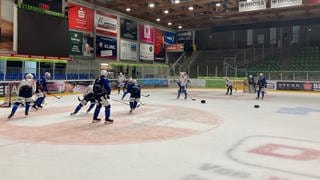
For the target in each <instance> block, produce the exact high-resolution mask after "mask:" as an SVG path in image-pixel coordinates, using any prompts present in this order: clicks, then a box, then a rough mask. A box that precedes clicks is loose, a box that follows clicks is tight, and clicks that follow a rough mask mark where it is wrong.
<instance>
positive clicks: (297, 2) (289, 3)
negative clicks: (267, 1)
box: [271, 0, 302, 8]
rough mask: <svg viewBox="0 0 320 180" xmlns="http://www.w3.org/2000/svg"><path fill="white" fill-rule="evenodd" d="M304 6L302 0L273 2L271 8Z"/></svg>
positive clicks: (274, 0) (275, 0) (277, 0)
mask: <svg viewBox="0 0 320 180" xmlns="http://www.w3.org/2000/svg"><path fill="white" fill-rule="evenodd" d="M299 5H302V0H271V8H282V7H290V6H299Z"/></svg>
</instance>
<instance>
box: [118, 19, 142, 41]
mask: <svg viewBox="0 0 320 180" xmlns="http://www.w3.org/2000/svg"><path fill="white" fill-rule="evenodd" d="M137 27H138V25H137V22H135V21H132V20H129V19H124V18H121V19H120V36H121V37H122V38H127V39H132V40H137V34H138V29H137Z"/></svg>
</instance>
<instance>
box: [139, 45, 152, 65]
mask: <svg viewBox="0 0 320 180" xmlns="http://www.w3.org/2000/svg"><path fill="white" fill-rule="evenodd" d="M140 59H142V60H152V61H153V60H154V47H153V44H145V43H140Z"/></svg>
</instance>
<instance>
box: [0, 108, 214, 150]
mask: <svg viewBox="0 0 320 180" xmlns="http://www.w3.org/2000/svg"><path fill="white" fill-rule="evenodd" d="M70 110H72V109H71V107H59V108H56V109H55V112H51V114H50V112H48V111H46V110H41V111H40V112H35V113H34V114H31V115H30V117H28V118H24V117H23V116H22V112H21V114H17V116H15V119H13V120H10V121H7V120H6V119H4V118H1V119H0V136H3V137H7V138H8V139H10V140H14V141H19V142H32V143H48V144H101V145H103V144H126V143H142V142H152V141H160V140H167V139H174V138H183V137H188V136H192V135H196V134H200V133H204V132H207V131H210V130H213V129H214V128H216V127H218V125H219V124H220V120H219V119H218V118H217V117H216V116H215V115H214V114H211V113H208V112H205V111H201V110H198V109H193V108H186V107H177V106H163V105H156V106H155V105H145V106H143V107H140V108H138V109H137V110H136V111H134V112H133V113H129V111H128V107H127V106H123V105H114V106H113V107H112V111H113V112H112V119H114V123H113V124H103V121H102V122H101V123H94V124H92V123H91V119H92V114H84V113H80V114H77V115H76V116H69V115H68V112H70ZM102 112H103V109H102V111H101V113H100V114H103V113H102ZM50 117H52V118H53V120H48V119H51V118H50ZM45 118H47V120H46V119H45Z"/></svg>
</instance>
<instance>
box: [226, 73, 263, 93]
mask: <svg viewBox="0 0 320 180" xmlns="http://www.w3.org/2000/svg"><path fill="white" fill-rule="evenodd" d="M225 83H226V88H227V92H226V95H228V94H229V95H232V89H233V83H232V81H231V80H230V79H228V78H225ZM247 84H248V89H249V94H252V93H253V94H254V93H257V97H256V99H260V95H261V99H263V98H264V94H265V88H267V81H266V78H265V77H264V75H263V73H259V77H258V79H257V80H256V79H255V78H254V77H253V76H252V75H249V76H248V79H247Z"/></svg>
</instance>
